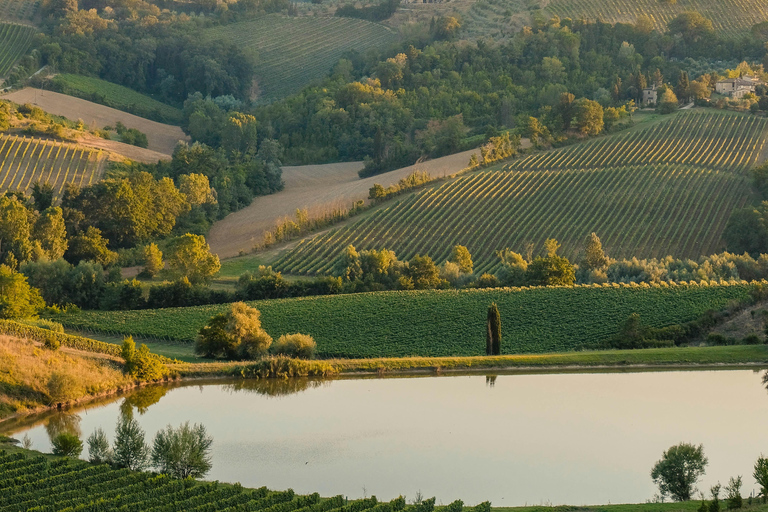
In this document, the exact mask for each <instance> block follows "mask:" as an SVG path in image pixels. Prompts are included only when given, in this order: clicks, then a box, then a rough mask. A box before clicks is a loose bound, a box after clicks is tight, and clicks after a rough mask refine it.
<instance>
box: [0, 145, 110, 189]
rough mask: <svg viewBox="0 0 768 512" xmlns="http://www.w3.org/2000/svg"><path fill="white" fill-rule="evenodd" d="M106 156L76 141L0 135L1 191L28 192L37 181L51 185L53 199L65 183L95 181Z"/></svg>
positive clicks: (78, 184) (82, 184)
mask: <svg viewBox="0 0 768 512" xmlns="http://www.w3.org/2000/svg"><path fill="white" fill-rule="evenodd" d="M105 164H106V155H105V154H104V153H103V152H102V151H100V150H94V149H91V148H87V147H83V146H78V145H75V144H69V143H62V142H54V141H51V140H46V139H38V138H34V137H24V136H18V135H3V136H0V192H5V191H7V190H12V191H21V192H26V193H27V194H29V193H30V192H31V190H32V185H33V184H34V183H35V182H36V181H39V182H40V183H45V182H48V183H50V184H51V185H53V187H54V190H55V194H54V199H56V198H58V197H59V195H60V194H61V190H62V189H63V188H64V185H65V184H67V183H72V184H75V185H77V186H85V185H90V184H92V183H94V182H95V181H98V180H99V179H100V178H101V174H102V172H103V171H104V168H105Z"/></svg>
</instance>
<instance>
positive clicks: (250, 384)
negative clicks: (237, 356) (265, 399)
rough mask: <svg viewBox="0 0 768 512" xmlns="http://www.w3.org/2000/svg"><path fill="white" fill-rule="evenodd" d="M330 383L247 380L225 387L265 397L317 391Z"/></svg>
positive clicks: (301, 380)
mask: <svg viewBox="0 0 768 512" xmlns="http://www.w3.org/2000/svg"><path fill="white" fill-rule="evenodd" d="M328 383H329V381H323V380H310V379H245V380H239V381H237V382H235V383H232V384H228V385H226V386H224V389H226V390H228V391H245V392H247V393H257V394H259V395H264V396H287V395H293V394H295V393H301V392H302V391H306V390H308V389H315V388H319V387H321V386H324V385H326V384H328Z"/></svg>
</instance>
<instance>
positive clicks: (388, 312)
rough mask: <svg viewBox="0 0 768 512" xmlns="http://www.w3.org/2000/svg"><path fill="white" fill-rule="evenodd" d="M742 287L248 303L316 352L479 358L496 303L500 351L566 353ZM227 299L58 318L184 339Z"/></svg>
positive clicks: (683, 315)
mask: <svg viewBox="0 0 768 512" xmlns="http://www.w3.org/2000/svg"><path fill="white" fill-rule="evenodd" d="M748 293H749V285H747V284H735V283H734V284H718V285H708V286H698V285H694V284H681V285H669V286H638V285H635V286H630V285H603V286H600V285H595V286H590V285H584V286H576V287H573V288H556V287H552V288H530V289H527V288H522V289H509V288H506V289H504V288H499V289H492V290H477V289H474V290H424V291H396V292H376V293H359V294H350V295H329V296H324V297H306V298H298V299H274V300H266V301H255V302H252V303H250V304H251V305H253V306H254V307H256V308H258V309H259V311H261V320H262V323H263V326H264V328H265V329H266V330H267V332H268V333H269V334H270V335H271V336H273V337H274V338H277V337H278V336H280V335H281V334H286V333H294V332H302V333H306V334H310V335H312V336H313V337H314V338H315V340H316V341H317V350H318V355H319V356H320V357H349V358H369V357H405V356H477V355H483V354H484V353H485V319H486V310H487V307H488V304H490V303H491V302H495V303H496V304H498V306H499V310H500V312H501V320H502V324H503V326H504V343H503V347H502V353H503V354H520V353H547V352H567V351H570V350H574V349H577V348H579V347H582V346H584V345H590V344H594V343H600V342H601V341H605V340H606V339H608V338H609V337H610V336H613V335H614V334H616V333H617V332H618V330H619V326H620V324H621V323H622V322H623V321H624V320H626V319H627V317H628V316H629V315H630V314H631V313H639V314H640V317H641V319H642V321H643V323H644V324H647V325H650V326H654V327H662V326H666V325H670V324H674V323H679V322H686V321H689V320H694V319H695V318H697V317H698V316H699V315H701V314H702V313H704V312H706V311H707V310H709V309H714V310H718V309H721V308H722V307H724V306H725V305H726V304H727V303H728V302H729V301H731V300H741V299H744V298H745V297H747V296H748ZM227 307H228V306H227V305H211V306H199V307H189V308H169V309H157V310H143V311H108V312H107V311H93V312H91V311H83V312H81V313H76V314H66V315H57V316H56V317H55V319H56V321H58V322H61V323H63V324H64V325H66V326H68V327H72V328H75V329H78V330H84V331H96V332H108V333H113V334H126V335H127V334H132V335H135V336H142V337H146V338H155V339H169V340H180V341H191V340H193V339H194V338H195V336H196V334H197V331H198V330H199V329H200V327H202V326H203V325H205V322H207V321H208V319H209V318H210V317H211V316H213V315H215V314H217V313H221V312H222V311H224V310H225V309H226V308H227Z"/></svg>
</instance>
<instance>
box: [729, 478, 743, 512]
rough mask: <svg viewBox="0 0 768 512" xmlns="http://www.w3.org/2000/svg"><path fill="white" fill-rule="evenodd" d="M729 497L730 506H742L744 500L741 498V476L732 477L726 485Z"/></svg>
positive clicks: (730, 507) (733, 507)
mask: <svg viewBox="0 0 768 512" xmlns="http://www.w3.org/2000/svg"><path fill="white" fill-rule="evenodd" d="M725 492H726V493H728V494H727V499H728V508H729V509H735V508H741V506H742V504H743V500H742V498H741V476H737V477H736V478H733V477H731V479H730V481H729V482H728V485H727V486H726V487H725Z"/></svg>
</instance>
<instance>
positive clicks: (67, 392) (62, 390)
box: [46, 371, 82, 403]
mask: <svg viewBox="0 0 768 512" xmlns="http://www.w3.org/2000/svg"><path fill="white" fill-rule="evenodd" d="M46 389H47V391H48V396H49V397H50V398H51V402H53V403H62V402H66V401H68V400H72V399H73V398H75V397H77V396H80V395H81V394H82V393H81V392H80V386H79V384H78V383H77V379H75V377H74V376H72V375H70V374H69V373H64V372H62V371H56V372H53V373H52V374H51V376H50V378H49V379H48V382H47V383H46Z"/></svg>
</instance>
